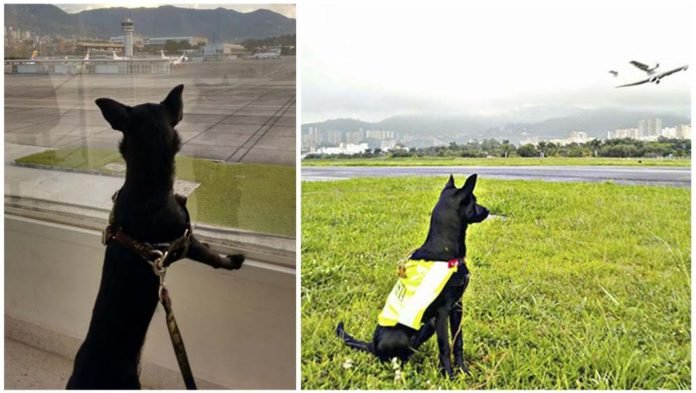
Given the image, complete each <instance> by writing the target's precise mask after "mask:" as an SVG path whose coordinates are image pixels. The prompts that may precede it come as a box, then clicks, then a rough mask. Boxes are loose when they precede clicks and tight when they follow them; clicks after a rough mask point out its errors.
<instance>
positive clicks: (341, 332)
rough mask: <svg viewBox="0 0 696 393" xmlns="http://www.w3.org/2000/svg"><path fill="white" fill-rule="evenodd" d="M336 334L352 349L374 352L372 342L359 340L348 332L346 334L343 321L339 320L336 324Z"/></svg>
mask: <svg viewBox="0 0 696 393" xmlns="http://www.w3.org/2000/svg"><path fill="white" fill-rule="evenodd" d="M336 335H337V336H338V337H339V338H340V339H341V340H343V342H344V343H346V345H348V346H349V347H351V348H352V349H355V350H358V351H364V352H369V353H374V352H375V351H374V349H373V346H372V343H367V342H365V341H360V340H357V339H355V338H353V336H351V335H350V334H348V333H347V332H346V331H345V329H344V328H343V322H339V323H338V326H336Z"/></svg>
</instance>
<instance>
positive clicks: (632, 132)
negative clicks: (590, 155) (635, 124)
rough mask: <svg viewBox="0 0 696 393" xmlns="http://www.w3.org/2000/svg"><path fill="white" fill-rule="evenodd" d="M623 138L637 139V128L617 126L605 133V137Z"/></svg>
mask: <svg viewBox="0 0 696 393" xmlns="http://www.w3.org/2000/svg"><path fill="white" fill-rule="evenodd" d="M623 138H631V139H638V129H637V128H617V129H615V130H614V131H609V132H608V133H607V139H623Z"/></svg>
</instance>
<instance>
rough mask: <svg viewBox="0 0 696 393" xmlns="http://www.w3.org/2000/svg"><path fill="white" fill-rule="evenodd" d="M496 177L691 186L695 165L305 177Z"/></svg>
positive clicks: (360, 170) (323, 172) (316, 177)
mask: <svg viewBox="0 0 696 393" xmlns="http://www.w3.org/2000/svg"><path fill="white" fill-rule="evenodd" d="M472 173H478V175H479V176H482V177H488V178H493V179H528V180H529V179H536V180H545V181H570V182H573V181H574V182H583V181H584V182H604V181H612V182H615V183H619V184H643V185H667V186H674V187H690V186H691V168H654V167H615V166H533V167H522V166H517V167H488V166H486V167H483V166H481V167H473V166H472V167H458V166H457V167H451V166H448V167H302V180H303V181H322V180H338V179H350V178H357V177H396V176H448V175H449V174H462V175H469V174H472Z"/></svg>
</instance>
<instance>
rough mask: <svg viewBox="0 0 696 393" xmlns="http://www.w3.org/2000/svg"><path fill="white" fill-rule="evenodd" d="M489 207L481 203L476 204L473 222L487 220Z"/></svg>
mask: <svg viewBox="0 0 696 393" xmlns="http://www.w3.org/2000/svg"><path fill="white" fill-rule="evenodd" d="M488 213H489V212H488V209H487V208H485V207H483V206H481V205H478V204H477V205H475V206H474V217H472V219H471V221H470V222H471V223H477V222H481V221H483V220H485V219H486V218H488Z"/></svg>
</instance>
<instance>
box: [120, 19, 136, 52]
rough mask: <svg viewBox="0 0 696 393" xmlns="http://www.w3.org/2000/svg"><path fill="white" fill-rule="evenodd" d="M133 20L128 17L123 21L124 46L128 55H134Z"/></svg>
mask: <svg viewBox="0 0 696 393" xmlns="http://www.w3.org/2000/svg"><path fill="white" fill-rule="evenodd" d="M134 29H135V28H134V27H133V21H132V20H131V18H127V19H126V20H124V21H123V22H121V31H122V32H123V47H124V49H123V50H124V51H125V54H126V57H133V30H134Z"/></svg>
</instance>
